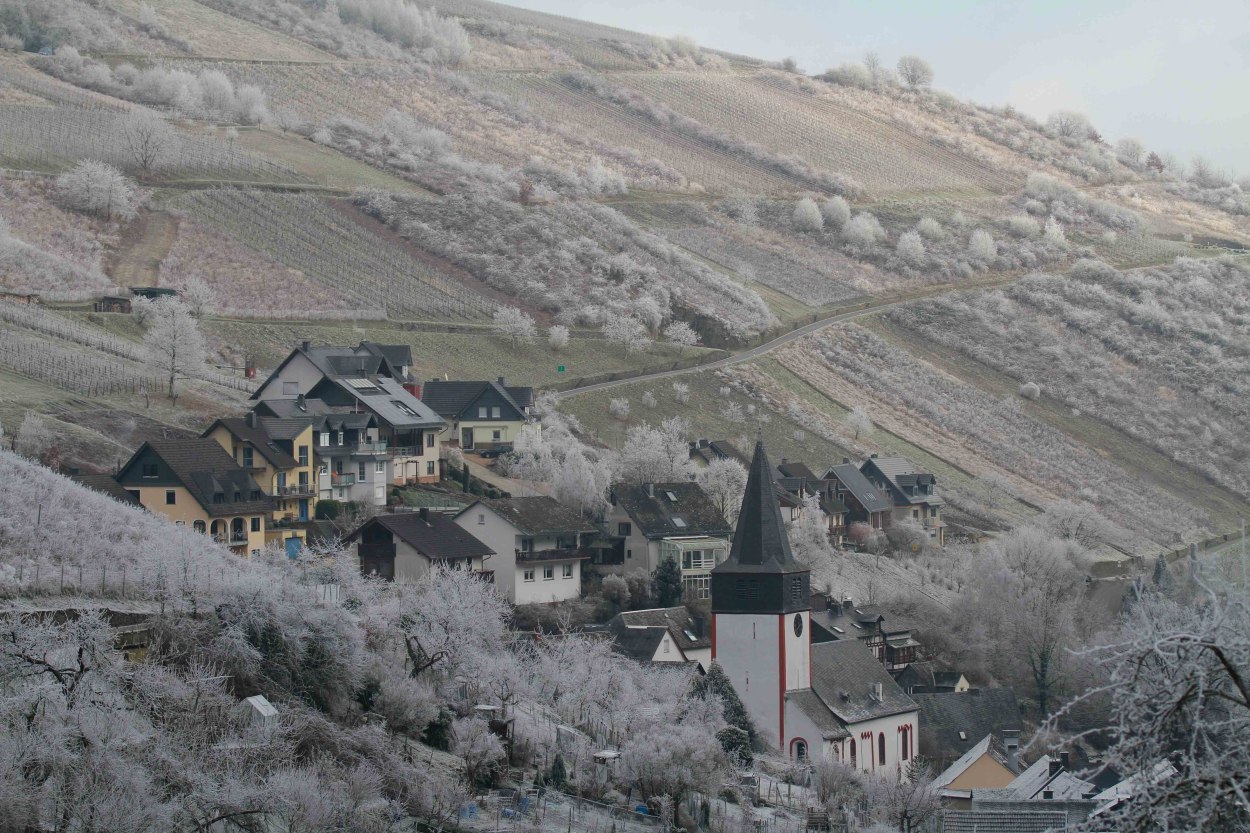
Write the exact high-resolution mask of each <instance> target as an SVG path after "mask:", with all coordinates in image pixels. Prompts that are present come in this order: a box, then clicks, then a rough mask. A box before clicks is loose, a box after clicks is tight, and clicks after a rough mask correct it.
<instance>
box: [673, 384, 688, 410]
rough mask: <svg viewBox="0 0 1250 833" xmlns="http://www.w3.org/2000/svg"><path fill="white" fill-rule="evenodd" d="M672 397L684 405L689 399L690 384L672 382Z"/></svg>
mask: <svg viewBox="0 0 1250 833" xmlns="http://www.w3.org/2000/svg"><path fill="white" fill-rule="evenodd" d="M673 398H674V399H676V400H677V401H678V402H679V403H680V404H682V405H685V404H686V403H687V402H689V401H690V386H689V385H687V384H686V383H685V382H673Z"/></svg>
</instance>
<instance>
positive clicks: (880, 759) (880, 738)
mask: <svg viewBox="0 0 1250 833" xmlns="http://www.w3.org/2000/svg"><path fill="white" fill-rule="evenodd" d="M877 765H878V766H885V732H878V733H877Z"/></svg>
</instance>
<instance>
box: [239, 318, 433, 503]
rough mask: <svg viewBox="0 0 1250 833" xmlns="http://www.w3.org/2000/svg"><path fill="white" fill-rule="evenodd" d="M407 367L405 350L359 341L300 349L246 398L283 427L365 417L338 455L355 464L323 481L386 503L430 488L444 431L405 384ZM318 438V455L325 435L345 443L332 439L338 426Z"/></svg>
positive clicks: (304, 345) (407, 350)
mask: <svg viewBox="0 0 1250 833" xmlns="http://www.w3.org/2000/svg"><path fill="white" fill-rule="evenodd" d="M411 362H412V352H411V349H410V348H408V347H406V346H403V345H385V344H374V343H372V342H368V341H364V342H361V343H360V345H359V346H357V347H327V346H313V345H312V344H310V343H309V342H307V341H305V342H302V343H301V344H300V346H299V347H297V348H295V349H294V350H292V351H291V354H290V355H289V356H287V357H286V359H284V360H283V361H282V363H281V364H279V365H278V367H277V369H276V370H274V372H273V373H272V374H270V376H269V378H268V379H266V380H265V381H264V383H262V384H261V386H260V388H258V389H257V391H256V392H255V393H254V394H252V399H255V400H257V401H258V404H257V406H256V407H255V408H254V410H256V411H257V412H258V413H259V414H260V415H262V416H274V417H282V418H287V419H289V418H293V417H301V416H310V415H313V416H326V417H329V416H331V415H338V416H343V415H346V414H355V415H359V414H369V415H371V416H372V417H373V420H374V421H373V424H372V425H367V424H366V425H363V426H356V427H355V431H356V433H355V434H354V435H353V436H355V437H356V438H357V439H356V443H355V445H354V446H351V447H348V448H346V449H344V450H345V451H346V452H348V457H356V458H358V459H355V460H354V462H355V465H354V466H351V467H347V466H346V465H345V468H344V470H343V471H335V470H333V469H331V470H330V471H328V472H327V473H328V474H330V475H331V479H332V480H333V479H334V478H333V475H336V474H337V475H338V477H339V481H340V484H341V488H343V489H344V490H346V489H347V488H348V487H349V486H350V487H355V486H357V485H359V483H360V481H361V479H362V478H363V479H364V482H365V483H366V484H367V488H366V489H360V490H358V491H366V492H368V493H370V494H377V493H378V492H379V491H381V493H382V494H383V502H385V491H386V486H387V485H388V484H389V485H396V486H402V485H404V484H406V483H432V482H435V481H437V480H438V479H439V476H440V473H439V467H438V443H437V440H436V436H437V434H438V432H439V431H441V430H442V429H443V428H444V426H445V423H444V422H443V420H442V418H441V417H439V416H438V415H437V414H435V413H434V412H433V411H431V410H430V409H429V408H428V407H427V406H426V405H425V404H423V403H422V402H421V400H419V399H417V397H416V396H414V395H413V393H412V390H410V389H409V388H412V389H415V387H416V386H415V385H412V384H411V383H409V382H408V381H407V375H408V367H409V365H410V364H411ZM405 385H408V387H405ZM352 424H353V426H355V423H354V422H353V423H352ZM362 429H363V430H362ZM317 430H318V431H319V432H320V433H321V436H319V438H318V448H324V447H325V446H322V445H321V443H322V442H325V441H326V439H327V433H332V437H331V439H342V440H346V435H343V436H339V435H338V433H337V432H338V431H340V430H343V427H342V426H336V425H334V424H331V425H330V426H329V431H328V432H327V431H326V430H325V428H324V427H323V428H317ZM340 445H341V444H340ZM342 462H344V463H346V462H348V461H347V459H346V458H343V460H342ZM348 481H351V482H350V483H349V482H348ZM353 499H358V498H353ZM373 502H376V500H374V501H373Z"/></svg>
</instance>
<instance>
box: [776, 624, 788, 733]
mask: <svg viewBox="0 0 1250 833" xmlns="http://www.w3.org/2000/svg"><path fill="white" fill-rule="evenodd" d="M777 645H778V648H779V650H778V653H779V654H780V655H781V665H780V671H781V674H780V679H778V681H777V687H778V688H780V689H781V691H780V692H779V693H778V699H777V723H778V724H779V726H778V734H779V736H778V738H777V740H778V745H779V746H780V747H781V748H782V749H783V750H784V749H785V748H786V615H785V614H784V613H783V614H781V615H780V616H778V617H777Z"/></svg>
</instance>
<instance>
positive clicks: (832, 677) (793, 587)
mask: <svg viewBox="0 0 1250 833" xmlns="http://www.w3.org/2000/svg"><path fill="white" fill-rule="evenodd" d="M772 481H773V472H772V469H771V466H770V465H769V463H768V456H767V454H766V453H765V451H764V445H763V442H762V441H761V442H758V443H757V444H756V448H755V456H754V459H753V460H752V463H751V469H750V472H749V474H748V477H747V486H746V493H745V495H744V496H743V501H742V509H741V511H740V513H739V516H738V526H737V530H736V531H735V533H734V538H733V545H732V548H731V550H730V554H729V557H728V558H727V559H726V561H725V562H724V563H722V564H720V565H718V566H717V567H716V568H715V569H714V570H713V571H712V659H713V660H714V661H715V662H718V663H720V664H721V666H722V667H723V668H724V670H725V673H726V675H728V677H729V679H730V681H731V682H732V683H733V684H734V689H735V691H736V692H737V693H738V696H739V697H740V698H741V700H742V702H743V705H744V706H745V707H746V709H747V711H748V712H749V713H750V714H751V717H752V719H753V720H754V722H755V725H756V727H757V729H758V730H759V731H760V732H761V734H762V735H763V736H764V737H765V738H766V739H767V740H768V741H769V742H770V743H771V744H772V745H773V746H774V748H776V749H777V750H778V751H780V752H782V753H783V754H786V755H788V756H789V757H791V758H793V759H795V760H799V761H808V760H811V759H812V757H813V756H822V757H824V758H827V759H831V760H838V761H842V762H844V763H846V764H848V765H851V766H854V767H856V768H857V769H860V770H862V771H864V772H872V773H877V774H882V775H887V776H890V777H895V778H898V777H905V775H906V765H907V763H908V762H909V761H910V760H911V759H912V758H913V757H914V756H915V744H916V730H917V728H918V723H919V721H918V719H917V710H916V704H915V703H914V702H912V701H911V700H910V699H909V698H908V697H907V695H906V694H904V693H903V691H902V690H901V689H899V688H898V686H897V685H895V684H894V681H893V680H892V679H891V678H890V675H889V673H888V672H887V671H886V670H885V668H884V666H882V664H881V663H880V662H878V661H877V659H876V658H875V657H874V656H873V655H872V653H871V652H869V650H868V649H867V648H866V647H864V645H863V644H861V643H860V642H859V641H858V640H844V641H841V642H826V643H819V644H813V642H812V627H811V624H812V623H811V603H810V600H811V586H810V574H809V571H808V570H807V568H805V567H803V566H802V565H801V564H799V563H798V562H797V561H795V560H794V556H793V554H792V553H791V551H790V542H789V539H788V538H787V536H786V530H785V525H784V522H783V520H782V516H781V511H780V508H779V507H778V505H777V501H776V497H775V493H774V489H773V482H772Z"/></svg>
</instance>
